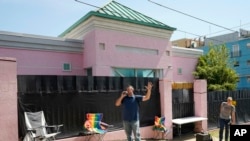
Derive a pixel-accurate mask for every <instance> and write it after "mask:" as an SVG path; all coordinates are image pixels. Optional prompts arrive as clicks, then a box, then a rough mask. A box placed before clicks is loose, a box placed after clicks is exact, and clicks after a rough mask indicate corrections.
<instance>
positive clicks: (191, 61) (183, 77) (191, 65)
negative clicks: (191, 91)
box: [172, 57, 197, 83]
mask: <svg viewBox="0 0 250 141" xmlns="http://www.w3.org/2000/svg"><path fill="white" fill-rule="evenodd" d="M172 62H173V64H174V65H173V68H172V69H173V81H174V82H182V83H183V82H188V83H192V82H193V80H194V76H193V74H192V73H193V71H194V70H195V68H196V65H197V58H187V57H173V58H172ZM179 68H181V69H182V74H178V69H179Z"/></svg>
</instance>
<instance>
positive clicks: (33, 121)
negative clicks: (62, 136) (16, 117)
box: [23, 111, 63, 141]
mask: <svg viewBox="0 0 250 141" xmlns="http://www.w3.org/2000/svg"><path fill="white" fill-rule="evenodd" d="M24 117H25V124H26V129H27V133H26V136H25V138H24V140H23V141H51V140H55V136H56V135H58V134H59V133H61V132H60V131H59V130H60V127H62V126H63V125H50V126H49V125H47V123H46V120H45V117H44V113H43V111H39V112H24Z"/></svg>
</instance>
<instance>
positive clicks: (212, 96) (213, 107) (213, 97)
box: [207, 90, 250, 128]
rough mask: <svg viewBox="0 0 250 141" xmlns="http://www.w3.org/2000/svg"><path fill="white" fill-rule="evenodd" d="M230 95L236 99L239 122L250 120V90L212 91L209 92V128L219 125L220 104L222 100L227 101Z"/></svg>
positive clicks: (237, 119)
mask: <svg viewBox="0 0 250 141" xmlns="http://www.w3.org/2000/svg"><path fill="white" fill-rule="evenodd" d="M228 96H231V97H233V100H235V101H236V106H235V107H236V122H237V124H242V123H246V122H249V121H250V90H236V91H212V92H208V94H207V101H208V103H207V104H208V106H207V108H208V109H207V110H208V112H207V114H208V127H209V128H217V127H218V117H219V111H220V104H221V102H223V101H226V100H227V97H228Z"/></svg>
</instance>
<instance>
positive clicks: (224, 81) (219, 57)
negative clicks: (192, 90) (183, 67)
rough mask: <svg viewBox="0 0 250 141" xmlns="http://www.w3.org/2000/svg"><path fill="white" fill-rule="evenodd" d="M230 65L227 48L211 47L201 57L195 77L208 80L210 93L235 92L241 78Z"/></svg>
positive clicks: (220, 46)
mask: <svg viewBox="0 0 250 141" xmlns="http://www.w3.org/2000/svg"><path fill="white" fill-rule="evenodd" d="M230 64H232V63H231V62H230V60H229V52H228V50H227V47H226V46H225V45H219V46H213V45H211V46H209V51H208V53H207V54H205V55H202V56H200V57H199V59H198V63H197V66H196V70H195V71H194V72H193V75H194V77H195V78H199V79H206V80H207V85H208V88H207V89H208V91H214V90H221V91H226V90H235V89H236V87H237V82H238V80H239V76H238V74H237V73H236V71H235V70H234V69H233V68H232V66H231V65H230Z"/></svg>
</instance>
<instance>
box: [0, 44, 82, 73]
mask: <svg viewBox="0 0 250 141" xmlns="http://www.w3.org/2000/svg"><path fill="white" fill-rule="evenodd" d="M0 56H1V57H13V58H16V60H17V74H18V75H83V73H84V72H83V68H82V62H83V59H82V54H81V53H78V54H77V53H65V52H55V51H54V52H53V51H42V50H26V49H16V48H15V49H10V48H4V47H0ZM63 63H71V65H72V71H69V72H65V71H63V70H62V68H63V67H62V65H63Z"/></svg>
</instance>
